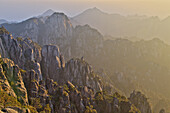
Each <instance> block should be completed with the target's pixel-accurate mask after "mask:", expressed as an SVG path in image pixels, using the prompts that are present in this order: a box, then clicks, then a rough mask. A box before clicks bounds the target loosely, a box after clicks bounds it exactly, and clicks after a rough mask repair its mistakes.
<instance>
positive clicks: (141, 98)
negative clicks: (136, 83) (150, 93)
mask: <svg viewBox="0 0 170 113" xmlns="http://www.w3.org/2000/svg"><path fill="white" fill-rule="evenodd" d="M129 100H130V101H131V102H132V104H134V105H135V106H136V107H137V108H138V109H139V110H140V111H141V113H152V110H151V106H150V104H149V102H148V99H147V98H146V96H145V95H144V94H142V93H141V92H139V91H137V92H136V91H133V93H131V94H130V97H129Z"/></svg>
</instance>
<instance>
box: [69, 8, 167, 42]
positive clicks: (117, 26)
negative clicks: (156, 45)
mask: <svg viewBox="0 0 170 113" xmlns="http://www.w3.org/2000/svg"><path fill="white" fill-rule="evenodd" d="M71 22H72V23H73V26H76V25H85V24H88V25H90V26H92V27H94V28H96V29H98V30H99V31H100V32H101V33H102V34H103V35H106V36H107V35H108V36H112V37H121V38H126V39H133V41H136V40H140V39H146V40H149V39H152V38H160V39H161V40H163V41H165V42H167V43H170V39H169V37H170V35H169V31H168V29H169V24H170V18H169V17H167V18H165V19H163V20H161V19H160V18H159V17H157V16H150V17H149V16H145V15H141V16H140V15H128V16H123V15H120V14H108V13H105V12H103V11H101V10H100V9H98V8H96V7H94V8H91V9H87V10H85V11H84V12H82V13H80V14H79V15H77V16H74V17H72V18H71ZM132 37H133V38H132Z"/></svg>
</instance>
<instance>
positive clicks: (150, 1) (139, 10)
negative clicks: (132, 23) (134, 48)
mask: <svg viewBox="0 0 170 113" xmlns="http://www.w3.org/2000/svg"><path fill="white" fill-rule="evenodd" d="M169 3H170V2H169V1H165V0H164V1H160V0H147V1H146V0H106V1H103V0H91V1H89V0H88V1H85V0H81V1H78V0H61V1H60V0H49V1H45V0H24V1H23V0H0V14H1V15H0V19H6V20H9V21H22V20H24V19H27V18H30V17H32V16H37V15H40V14H41V13H42V12H45V11H46V10H48V9H52V10H54V11H56V12H64V13H65V14H66V15H68V16H69V17H72V16H75V15H77V14H79V13H81V12H82V11H84V10H86V9H88V8H92V7H97V8H99V9H101V10H104V11H105V12H107V13H119V14H122V15H135V14H138V15H149V16H159V17H160V18H162V19H163V18H165V17H167V16H169V15H170V14H169V12H170V8H169Z"/></svg>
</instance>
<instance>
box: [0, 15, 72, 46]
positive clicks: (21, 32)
mask: <svg viewBox="0 0 170 113" xmlns="http://www.w3.org/2000/svg"><path fill="white" fill-rule="evenodd" d="M2 25H3V26H4V27H5V28H7V30H8V31H9V32H11V33H12V34H13V36H14V37H29V38H31V39H32V40H33V41H34V42H37V43H39V44H40V45H46V44H55V43H54V42H56V41H57V40H63V38H66V39H67V38H71V37H72V29H73V27H72V24H71V23H70V21H69V19H68V17H67V16H66V15H64V14H63V13H54V14H52V15H51V16H49V17H47V18H45V19H42V18H30V19H28V20H25V21H23V22H21V23H14V24H2Z"/></svg>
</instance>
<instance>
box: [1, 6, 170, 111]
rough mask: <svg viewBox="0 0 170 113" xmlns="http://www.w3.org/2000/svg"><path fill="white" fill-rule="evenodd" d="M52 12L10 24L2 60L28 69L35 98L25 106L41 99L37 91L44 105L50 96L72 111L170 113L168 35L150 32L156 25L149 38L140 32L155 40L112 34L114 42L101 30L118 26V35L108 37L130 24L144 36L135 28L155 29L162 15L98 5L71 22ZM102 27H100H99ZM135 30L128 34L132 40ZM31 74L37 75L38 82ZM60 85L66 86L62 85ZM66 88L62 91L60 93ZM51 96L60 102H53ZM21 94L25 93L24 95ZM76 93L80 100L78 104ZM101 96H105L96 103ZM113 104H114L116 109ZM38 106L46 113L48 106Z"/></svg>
mask: <svg viewBox="0 0 170 113" xmlns="http://www.w3.org/2000/svg"><path fill="white" fill-rule="evenodd" d="M47 12H50V13H44V14H43V15H45V16H38V17H34V18H30V19H28V20H25V21H23V22H20V23H12V24H10V23H6V24H2V26H3V27H2V28H1V40H2V41H1V51H0V52H1V56H2V61H3V62H7V61H6V60H5V61H4V59H3V58H9V59H11V60H13V62H14V63H15V64H17V65H18V66H19V67H20V68H21V69H22V70H20V71H21V72H23V70H25V71H26V73H25V74H24V73H23V74H21V75H22V77H23V80H22V79H21V80H20V81H23V82H24V83H25V87H26V89H27V90H28V92H27V93H28V94H27V95H28V98H27V99H26V98H25V99H22V100H24V101H25V103H31V102H32V101H33V102H35V100H34V99H35V97H36V96H37V97H38V98H40V103H41V105H43V108H45V107H47V106H46V105H47V104H45V102H44V101H43V100H44V99H45V100H46V101H48V102H46V103H48V104H49V105H50V108H51V110H52V111H60V110H61V109H62V110H63V109H65V110H66V111H67V110H68V111H69V110H71V112H76V111H77V112H83V111H85V110H89V109H90V110H93V107H91V105H93V106H94V109H95V110H96V111H97V112H101V113H102V112H104V111H103V110H104V108H108V110H109V111H108V112H110V113H111V112H113V111H116V110H118V111H117V112H116V113H126V112H127V113H129V112H130V110H131V112H137V111H138V110H140V111H141V113H151V112H152V111H153V112H154V113H157V112H159V111H160V110H161V109H162V108H165V109H166V112H168V111H169V106H170V101H169V98H170V97H169V95H170V89H169V87H166V86H168V81H169V76H170V69H169V62H170V54H169V51H170V46H169V45H168V44H166V43H164V42H163V41H162V40H163V39H164V38H166V37H163V36H162V37H161V38H160V39H158V38H153V39H151V38H152V36H149V35H152V34H154V33H153V31H152V32H150V33H149V30H146V32H148V34H149V35H146V34H147V33H146V32H143V34H142V35H143V36H139V37H142V38H143V37H144V35H146V38H144V39H147V40H139V41H131V40H128V39H123V38H114V39H112V37H111V39H107V38H106V37H105V36H104V35H103V34H104V33H103V34H102V33H100V32H99V31H101V32H105V31H104V30H106V31H109V30H108V29H111V30H112V31H113V32H111V31H110V33H113V34H109V33H107V34H109V35H113V36H115V37H120V36H119V33H120V34H121V35H122V36H123V35H124V33H123V32H124V30H125V28H126V27H125V26H127V25H129V27H127V30H131V32H130V31H126V30H125V31H126V32H127V33H130V34H133V33H134V35H136V34H135V32H137V31H135V30H139V31H142V27H143V28H145V27H146V28H149V27H148V26H150V23H155V20H156V22H157V19H155V17H150V18H148V17H145V16H142V17H139V16H135V17H124V16H121V15H117V14H111V15H110V14H107V13H103V12H102V11H100V10H99V9H97V8H93V9H89V10H87V11H85V12H84V13H82V14H80V15H78V16H76V17H73V18H71V19H69V18H68V17H67V16H66V15H65V14H64V13H56V12H55V13H53V11H51V10H49V11H47ZM51 13H53V14H51ZM46 15H47V16H46ZM110 18H112V19H113V18H114V19H113V20H112V19H110ZM100 19H101V20H100ZM104 19H105V21H104ZM116 19H117V20H116ZM111 20H112V21H111ZM134 20H136V21H134ZM139 20H140V21H139ZM158 20H159V19H158ZM85 21H86V22H87V21H88V22H89V23H86V22H85ZM99 21H101V22H99ZM144 21H145V22H148V23H149V24H148V23H145V22H144ZM90 22H91V23H90ZM134 22H136V23H138V24H134ZM142 22H144V23H145V24H142ZM72 23H73V24H74V25H73V24H72ZM111 23H113V24H111ZM161 23H162V22H161ZM76 24H77V25H76ZM78 24H80V25H78ZM83 24H86V25H83ZM87 24H89V25H87ZM92 24H94V25H92ZM95 24H96V25H99V26H98V27H96V26H95ZM123 24H124V25H123ZM139 24H142V26H141V25H139ZM75 25H76V26H75ZM103 25H105V29H103V30H102V29H101V30H99V31H98V30H97V29H100V26H101V27H104V26H103ZM145 25H147V26H145ZM91 26H92V27H91ZM106 26H107V27H106ZM109 26H110V28H109ZM138 26H140V27H139V29H136V28H138ZM167 26H168V25H167ZM4 27H5V28H6V29H7V30H5V28H4ZM93 27H95V28H97V29H95V28H93ZM112 27H115V28H112ZM106 28H108V29H106ZM131 28H133V30H132V29H131ZM119 30H120V31H119ZM121 30H122V31H121ZM117 31H118V32H119V33H118V32H117ZM144 31H145V30H144ZM10 33H11V34H12V35H10ZM115 33H118V34H115ZM145 33H146V34H145ZM166 33H167V32H166ZM130 34H128V36H129V37H132V36H131V35H130ZM139 35H140V33H139ZM136 36H137V35H136ZM137 37H138V36H137ZM149 39H150V40H149ZM56 45H58V46H56ZM59 48H60V49H59ZM16 55H17V57H16ZM77 58H79V59H77ZM3 62H2V64H3ZM8 62H12V61H8ZM65 62H66V63H65ZM87 62H88V63H90V64H91V65H89V64H88V63H87ZM14 63H12V64H13V65H14ZM8 67H9V66H8ZM92 67H93V68H92ZM2 68H5V67H2ZM5 69H6V68H5ZM4 73H5V72H4ZM5 76H6V78H7V79H8V81H9V83H6V84H10V85H9V89H10V87H11V86H12V89H14V88H16V86H13V85H11V82H12V81H10V79H11V78H10V77H8V74H6V75H5ZM31 77H33V78H35V80H34V81H32V79H31ZM68 81H69V82H68ZM13 82H16V80H14V81H13ZM55 82H57V83H58V84H59V85H57V86H56V85H55V84H56V83H55ZM62 85H64V86H63V87H62ZM80 86H82V87H83V90H81V88H80ZM85 86H87V88H85ZM23 87H24V86H23ZM62 88H65V89H64V90H63V89H62ZM73 89H74V90H73ZM84 90H85V91H84ZM91 90H92V91H93V92H92V93H91ZM133 90H141V91H142V92H144V94H145V95H146V96H147V97H148V98H149V100H147V97H146V96H145V95H143V94H142V93H141V92H136V91H133ZM78 91H79V92H81V94H82V97H81V96H79V95H80V94H79V93H78ZM104 91H106V92H107V93H106V92H104ZM14 92H15V91H14ZM59 92H60V93H61V95H58V94H60V93H59ZM117 92H119V93H120V94H121V95H120V94H118V93H117ZM12 93H13V92H12ZM54 93H57V95H54ZM67 93H68V94H67ZM94 94H95V95H94ZM113 94H114V96H113ZM13 95H17V93H16V92H15V93H13ZM41 95H43V97H44V98H42V97H41ZM48 95H50V96H51V97H52V98H53V99H59V100H56V101H54V102H52V101H49V100H48V99H47V98H48ZM87 95H88V96H87ZM115 95H116V96H115ZM122 95H124V96H122ZM129 95H130V96H129ZM17 96H19V97H20V94H19V95H17ZM77 96H78V97H77ZM59 97H61V98H59ZM83 97H84V98H83ZM95 97H96V98H95ZM114 97H120V98H119V99H120V100H122V101H123V102H124V101H125V103H123V102H122V103H121V101H120V100H119V102H120V103H119V102H117V101H115V98H114ZM127 97H129V98H127ZM75 98H79V99H78V100H77V101H76V100H75ZM88 98H90V99H88ZM60 99H61V100H60ZM91 99H92V100H91ZM95 99H96V100H97V101H95V102H94V100H95ZM18 100H19V101H21V100H20V99H18ZM81 100H83V104H82V103H81ZM86 100H87V101H86ZM98 100H99V101H98ZM112 100H113V101H112ZM126 100H127V101H126ZM27 101H28V102H27ZM36 102H37V101H36ZM60 102H61V104H59V103H60ZM89 102H90V103H89ZM126 102H127V103H126ZM128 102H129V103H128ZM87 103H89V104H87ZM92 103H95V104H92ZM115 103H116V104H115ZM130 103H132V104H133V105H134V107H132V106H133V105H132V104H130ZM139 103H140V104H139ZM149 103H151V105H150V104H149ZM27 105H28V104H27ZM31 105H32V104H31ZM55 105H56V106H55ZM68 105H69V106H68ZM102 105H104V106H103V107H102ZM112 105H113V106H114V107H111V106H112ZM33 106H34V105H33ZM70 106H71V108H70ZM86 106H87V107H86ZM128 106H129V107H130V106H131V108H132V109H129V107H128ZM34 107H35V108H36V110H38V111H43V110H44V109H42V108H41V109H39V108H38V107H37V106H34ZM67 108H69V109H67ZM125 108H127V109H125Z"/></svg>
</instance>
